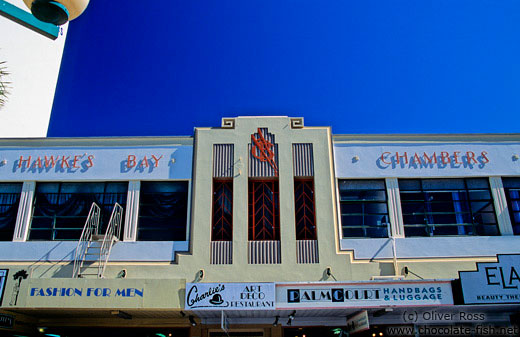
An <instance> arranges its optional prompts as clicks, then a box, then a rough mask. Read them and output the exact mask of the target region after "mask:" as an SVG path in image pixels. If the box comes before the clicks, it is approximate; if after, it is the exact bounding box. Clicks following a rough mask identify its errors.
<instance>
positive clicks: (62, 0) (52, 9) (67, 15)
mask: <svg viewBox="0 0 520 337" xmlns="http://www.w3.org/2000/svg"><path fill="white" fill-rule="evenodd" d="M23 2H24V3H25V5H26V6H27V7H29V8H30V9H31V12H32V14H33V15H34V16H35V17H36V18H37V19H38V20H41V21H44V22H49V23H53V24H55V25H62V24H64V23H66V22H67V21H70V20H74V19H75V18H77V17H78V16H80V15H81V13H83V11H84V10H85V8H87V6H88V3H89V0H23Z"/></svg>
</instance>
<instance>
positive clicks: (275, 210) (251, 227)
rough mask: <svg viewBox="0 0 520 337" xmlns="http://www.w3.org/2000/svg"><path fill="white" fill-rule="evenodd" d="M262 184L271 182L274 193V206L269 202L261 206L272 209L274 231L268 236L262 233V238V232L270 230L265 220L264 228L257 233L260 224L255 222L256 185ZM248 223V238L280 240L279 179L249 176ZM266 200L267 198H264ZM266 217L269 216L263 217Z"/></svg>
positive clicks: (250, 239)
mask: <svg viewBox="0 0 520 337" xmlns="http://www.w3.org/2000/svg"><path fill="white" fill-rule="evenodd" d="M259 184H261V185H260V186H262V185H263V186H266V184H271V186H272V187H273V188H272V189H271V194H272V196H273V197H272V206H271V207H269V205H267V203H265V202H264V203H262V205H261V206H260V207H265V208H267V210H268V211H269V208H270V210H271V211H272V223H271V227H272V233H271V235H269V236H266V235H265V234H264V235H262V237H261V238H260V237H259V236H260V233H266V232H267V233H268V232H269V230H268V229H266V226H265V222H264V225H263V226H262V228H261V229H260V231H259V233H256V232H257V231H256V228H257V227H258V226H259V225H257V224H256V222H255V213H256V211H255V208H256V207H255V203H254V201H255V200H254V196H255V192H256V189H257V188H255V187H254V186H256V185H259ZM252 187H253V188H252ZM247 194H248V224H247V232H248V235H247V237H248V240H249V241H280V184H279V181H278V179H276V178H274V179H273V178H271V179H266V178H262V179H253V178H249V181H248V193H247ZM261 194H262V195H265V194H266V193H265V192H261ZM264 200H265V199H264ZM263 218H264V219H266V220H268V219H267V218H265V217H263Z"/></svg>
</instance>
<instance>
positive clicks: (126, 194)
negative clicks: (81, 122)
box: [0, 117, 520, 337]
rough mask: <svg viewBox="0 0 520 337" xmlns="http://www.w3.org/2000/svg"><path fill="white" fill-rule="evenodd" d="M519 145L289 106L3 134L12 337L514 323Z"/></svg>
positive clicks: (519, 140)
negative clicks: (139, 125) (139, 126)
mask: <svg viewBox="0 0 520 337" xmlns="http://www.w3.org/2000/svg"><path fill="white" fill-rule="evenodd" d="M519 156H520V135H518V134H495V135H488V134H480V135H332V134H331V130H330V128H329V127H308V126H304V123H303V119H301V118H288V117H237V118H224V119H223V120H222V125H221V127H219V128H196V129H195V134H194V136H193V137H140V138H139V137H136V138H73V139H71V138H45V139H3V140H0V240H1V241H0V294H1V295H2V298H1V302H0V303H1V307H0V333H1V334H4V335H7V336H15V335H17V336H87V335H88V336H90V335H92V334H96V335H98V336H158V337H161V336H168V337H170V336H199V337H209V336H226V335H229V336H266V337H270V336H273V337H275V336H291V337H293V336H297V337H302V336H306V337H311V336H341V335H345V336H346V333H347V332H348V333H350V334H355V335H356V336H376V335H377V336H383V335H391V334H394V335H404V334H409V335H415V336H420V335H428V334H431V333H433V332H432V331H431V329H441V328H442V327H445V326H452V327H453V326H459V327H460V328H461V329H462V328H467V329H470V330H471V329H473V330H471V331H470V332H471V333H473V334H474V335H478V334H479V333H481V332H482V331H484V330H483V329H491V328H493V329H504V330H500V331H499V330H496V331H495V332H497V333H502V332H504V331H505V332H506V333H507V331H506V330H505V329H513V328H514V323H516V321H517V315H516V313H517V312H518V311H519V308H520V291H519V290H518V284H519V283H520V270H519V269H518V268H520V255H518V254H520V248H518V247H520V237H519V236H518V235H519V234H520V160H519V158H520V157H519ZM396 328H403V329H408V330H402V331H401V330H399V331H401V332H399V333H398V332H396V330H395V329H396ZM427 329H430V330H427ZM436 331H437V330H436ZM489 331H491V330H489ZM493 331H494V330H493ZM482 333H484V332H482ZM514 333H516V332H512V333H510V334H514Z"/></svg>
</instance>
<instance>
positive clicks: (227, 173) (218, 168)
mask: <svg viewBox="0 0 520 337" xmlns="http://www.w3.org/2000/svg"><path fill="white" fill-rule="evenodd" d="M233 154H234V145H233V144H213V178H233V160H234V157H233Z"/></svg>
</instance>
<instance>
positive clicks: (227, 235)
mask: <svg viewBox="0 0 520 337" xmlns="http://www.w3.org/2000/svg"><path fill="white" fill-rule="evenodd" d="M217 185H218V186H217ZM217 187H219V189H218V190H217ZM220 188H227V190H228V191H230V194H229V197H228V198H227V200H229V203H230V210H229V214H230V216H229V218H230V219H229V220H228V219H226V216H225V215H220V216H218V215H217V214H216V212H221V213H223V211H222V209H223V208H225V206H223V205H222V203H219V204H220V205H219V207H217V203H218V200H219V199H220V198H221V197H225V196H226V195H225V193H222V194H218V195H217V193H219V192H220V191H221V189H220ZM216 217H219V220H218V221H215V218H216ZM226 224H228V225H229V228H228V229H226V228H225V227H226ZM218 226H220V227H221V228H220V230H217V229H216V228H217V227H218ZM218 232H220V233H221V234H218ZM219 235H220V237H219ZM211 241H233V178H213V188H212V202H211Z"/></svg>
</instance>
